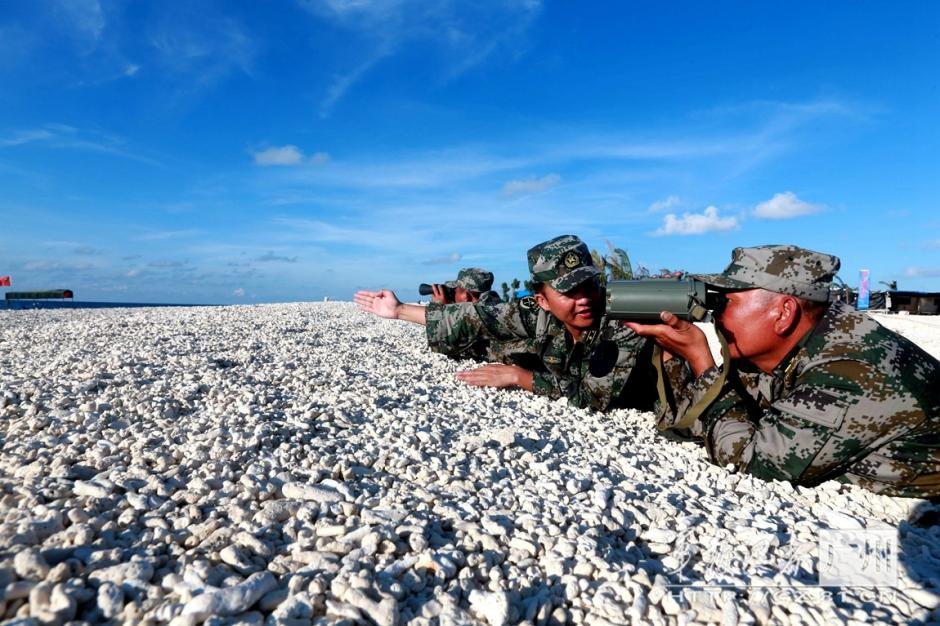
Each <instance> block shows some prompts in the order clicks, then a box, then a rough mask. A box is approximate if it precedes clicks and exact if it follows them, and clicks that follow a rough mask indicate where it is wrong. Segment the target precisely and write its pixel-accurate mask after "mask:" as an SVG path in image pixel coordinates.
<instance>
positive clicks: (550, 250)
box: [528, 235, 600, 292]
mask: <svg viewBox="0 0 940 626" xmlns="http://www.w3.org/2000/svg"><path fill="white" fill-rule="evenodd" d="M528 257H529V271H530V272H532V279H533V280H536V281H538V282H540V283H546V284H548V285H549V286H550V287H551V288H552V289H556V290H558V291H561V292H565V291H570V290H572V289H574V288H575V287H577V286H578V285H580V284H581V283H583V282H584V281H586V280H589V279H591V278H594V277H595V276H597V275H598V274H600V270H598V269H597V268H596V267H595V266H594V259H592V258H591V253H590V252H589V251H588V248H587V246H586V245H584V242H583V241H581V240H580V239H579V238H578V237H576V236H575V235H562V236H560V237H555V238H554V239H551V240H549V241H545V242H543V243H540V244H538V245H537V246H534V247H532V248H530V249H529V252H528Z"/></svg>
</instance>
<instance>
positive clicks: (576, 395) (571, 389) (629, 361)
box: [553, 324, 652, 411]
mask: <svg viewBox="0 0 940 626" xmlns="http://www.w3.org/2000/svg"><path fill="white" fill-rule="evenodd" d="M651 347H652V344H651V343H650V342H649V341H648V340H647V339H646V338H644V337H640V336H639V335H637V334H636V333H635V332H633V331H632V330H630V329H629V328H626V327H625V326H620V325H619V324H612V325H611V326H608V327H607V328H606V329H605V332H604V333H603V334H602V336H601V339H600V341H598V342H596V343H594V344H593V345H592V346H590V347H587V346H585V348H584V349H585V354H584V356H583V359H582V361H581V363H580V367H579V370H580V371H579V372H571V374H573V375H568V376H557V377H555V378H554V381H553V382H554V385H555V388H556V391H555V393H556V394H557V395H558V396H559V397H560V396H562V395H564V396H567V398H568V402H569V404H571V405H572V406H576V407H579V408H586V407H590V408H592V409H595V410H598V411H605V410H607V409H609V408H610V407H611V405H613V404H614V403H618V404H619V403H622V402H625V403H626V405H629V406H633V404H632V403H631V402H630V400H631V399H630V398H623V397H621V394H625V393H626V394H628V393H629V390H628V389H627V382H628V380H631V375H632V374H633V373H634V370H635V369H636V367H637V364H638V363H640V361H641V360H643V361H645V362H644V363H642V366H643V367H647V366H649V364H650V361H649V358H650V357H649V355H650V352H651V350H650V349H651ZM641 354H642V355H643V356H641ZM650 380H651V379H648V380H647V383H649V382H650ZM647 386H649V385H648V384H647ZM638 391H642V390H638ZM650 391H651V390H650V389H646V392H647V393H646V394H644V396H645V397H649V398H650V399H651V398H652V394H651V393H650ZM642 408H646V409H649V408H651V407H650V406H646V407H642Z"/></svg>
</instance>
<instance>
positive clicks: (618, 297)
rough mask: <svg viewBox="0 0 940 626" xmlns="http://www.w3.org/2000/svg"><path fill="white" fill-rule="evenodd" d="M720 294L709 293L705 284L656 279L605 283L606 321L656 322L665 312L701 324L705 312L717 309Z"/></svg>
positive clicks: (704, 317) (720, 300)
mask: <svg viewBox="0 0 940 626" xmlns="http://www.w3.org/2000/svg"><path fill="white" fill-rule="evenodd" d="M723 300H724V298H723V294H721V293H718V292H715V291H709V290H708V289H706V287H705V283H703V282H701V281H698V280H695V279H694V278H686V279H684V280H673V279H657V278H651V279H647V280H612V281H610V282H608V283H607V317H608V318H609V319H615V320H629V321H631V322H658V321H659V320H660V317H659V316H660V313H662V312H663V311H669V312H670V313H672V314H673V315H675V316H676V317H678V318H680V319H684V320H688V321H690V322H702V321H706V320H707V318H708V313H709V311H714V310H716V309H719V308H720V307H721V304H722V302H723Z"/></svg>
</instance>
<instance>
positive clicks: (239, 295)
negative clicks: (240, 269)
mask: <svg viewBox="0 0 940 626" xmlns="http://www.w3.org/2000/svg"><path fill="white" fill-rule="evenodd" d="M232 295H233V296H235V297H236V298H244V297H245V290H244V289H243V288H241V287H239V288H238V289H236V290H235V291H233V292H232Z"/></svg>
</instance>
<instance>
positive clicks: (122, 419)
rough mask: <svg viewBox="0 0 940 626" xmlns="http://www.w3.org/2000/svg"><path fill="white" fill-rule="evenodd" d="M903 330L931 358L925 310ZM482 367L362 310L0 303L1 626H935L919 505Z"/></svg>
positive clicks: (936, 547)
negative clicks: (688, 436) (798, 474)
mask: <svg viewBox="0 0 940 626" xmlns="http://www.w3.org/2000/svg"><path fill="white" fill-rule="evenodd" d="M892 324H893V325H895V326H896V325H898V324H901V325H904V324H907V326H906V327H905V328H907V332H910V333H912V334H911V335H910V336H912V338H914V340H915V341H918V342H919V343H922V344H923V345H926V346H927V347H928V349H930V350H931V351H932V352H933V353H934V354H937V353H938V352H940V342H938V337H940V328H938V327H937V326H936V325H935V324H933V320H928V319H926V318H917V319H915V318H909V319H907V320H902V319H901V318H899V317H894V318H893V319H891V320H889V325H892ZM922 327H924V328H922ZM911 329H913V330H911ZM902 332H905V331H904V330H902ZM915 335H916V336H915ZM470 366H471V364H470V363H455V362H453V361H449V360H447V359H446V358H444V357H442V356H440V355H436V354H432V353H430V352H429V351H428V350H427V349H426V347H425V342H424V338H423V334H422V329H421V328H419V327H416V326H413V325H408V324H404V323H395V322H389V321H385V320H380V319H378V318H375V317H371V316H368V315H365V314H362V313H359V312H358V311H356V310H355V309H354V307H353V306H352V305H351V304H349V303H323V304H297V305H267V306H250V307H218V308H162V309H136V310H135V309H131V310H127V309H99V310H67V311H64V310H59V311H56V310H47V311H14V312H6V313H4V314H0V425H2V431H0V444H2V453H0V485H2V500H0V514H2V519H0V521H2V525H0V561H2V562H0V589H2V590H3V598H2V601H0V616H2V617H3V619H8V620H13V621H11V622H10V623H19V624H30V623H33V624H64V623H66V622H69V621H72V620H82V621H85V622H91V623H94V622H101V621H108V620H110V621H111V622H112V623H127V624H139V623H153V624H161V623H170V624H174V625H175V624H198V623H206V624H214V625H222V624H285V625H287V624H290V625H300V624H325V623H347V624H353V623H375V624H379V625H381V626H392V625H394V624H404V623H410V624H490V625H493V626H497V625H501V624H509V623H519V622H526V623H530V624H538V625H541V624H562V623H575V624H581V623H583V624H592V625H604V624H617V623H625V622H631V623H652V624H690V623H702V624H704V623H721V624H737V623H740V624H749V623H780V624H827V625H829V624H860V623H895V624H901V623H910V622H911V621H912V620H916V621H920V622H921V623H926V622H929V621H931V620H936V619H937V618H938V612H937V611H936V610H934V609H935V607H936V605H937V600H938V597H940V596H938V593H940V580H938V577H940V574H938V571H940V569H938V565H940V528H938V527H936V526H933V527H929V528H921V527H919V526H918V525H916V524H913V523H912V522H914V521H916V518H917V517H918V515H919V514H920V513H921V512H923V511H924V510H926V508H927V506H926V504H925V503H923V502H921V501H918V500H904V499H898V498H888V497H883V496H877V495H873V494H870V493H867V492H865V491H863V490H860V489H857V488H854V487H848V486H843V485H839V484H836V483H827V484H825V485H823V486H821V487H819V488H817V489H802V488H797V489H794V488H792V487H791V486H790V485H788V484H783V483H765V482H762V481H760V480H755V479H753V478H751V477H748V476H746V475H740V474H735V473H730V472H728V471H726V470H725V469H723V468H719V467H715V466H712V465H711V464H709V463H708V461H707V458H706V455H705V453H704V451H703V450H702V449H701V448H699V447H697V446H696V445H695V444H692V443H674V442H671V441H667V440H665V439H663V438H662V437H660V436H659V435H658V434H657V433H656V432H655V429H654V428H653V426H652V416H651V415H650V414H645V413H638V412H635V411H628V410H622V411H615V412H612V413H610V414H607V415H603V414H600V413H594V412H591V411H585V410H576V409H572V408H570V407H569V406H567V404H566V403H565V402H564V401H563V400H561V401H554V402H553V401H549V400H546V399H544V398H539V397H534V396H531V395H529V394H526V393H524V392H521V391H494V390H485V389H475V388H469V387H466V386H463V385H462V384H460V383H458V382H457V381H456V380H455V379H454V372H455V371H457V370H458V369H460V368H466V367H470ZM836 531H839V532H836ZM839 533H841V534H839ZM833 537H835V538H836V539H838V538H839V537H850V538H854V539H853V540H854V541H856V544H857V542H858V540H859V538H861V540H862V541H863V542H864V541H867V539H866V537H867V538H869V539H871V538H874V539H876V540H878V541H881V543H880V544H877V545H874V544H876V543H877V542H874V543H873V544H872V545H863V546H861V548H859V546H858V545H855V544H853V545H849V546H848V548H853V546H854V548H853V549H855V548H858V550H861V552H860V553H857V554H856V552H858V550H856V552H852V550H851V549H850V550H848V552H846V551H845V550H842V551H841V552H840V551H839V550H838V549H835V548H833V547H832V546H833V545H835V544H833V543H832V541H833ZM825 538H828V539H826V541H827V542H824V543H823V547H822V548H821V547H820V546H821V541H822V540H823V539H825ZM849 543H851V542H849ZM839 545H842V544H839ZM837 547H838V546H837ZM842 547H843V548H845V547H846V546H842ZM847 555H848V556H847ZM853 555H854V556H853ZM853 559H855V560H853ZM894 567H896V568H897V569H896V571H895V570H894V569H893V568H894ZM840 568H841V569H840ZM846 568H848V570H846ZM833 575H836V576H848V577H849V580H848V581H847V583H848V584H846V585H843V586H831V585H832V578H831V576H833ZM826 576H829V577H830V578H828V579H827V578H826ZM865 576H869V577H870V581H873V582H879V581H881V582H884V580H885V576H888V578H887V580H888V581H889V583H890V585H889V586H887V587H865V586H859V585H863V584H864V583H865V581H866V580H869V579H866V578H865ZM821 577H822V578H821ZM853 577H854V578H853ZM827 580H828V581H829V584H830V586H827V587H820V586H819V583H820V582H821V581H822V582H826V581H827ZM839 580H841V579H839ZM839 580H837V581H836V582H839ZM842 582H846V581H842Z"/></svg>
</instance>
